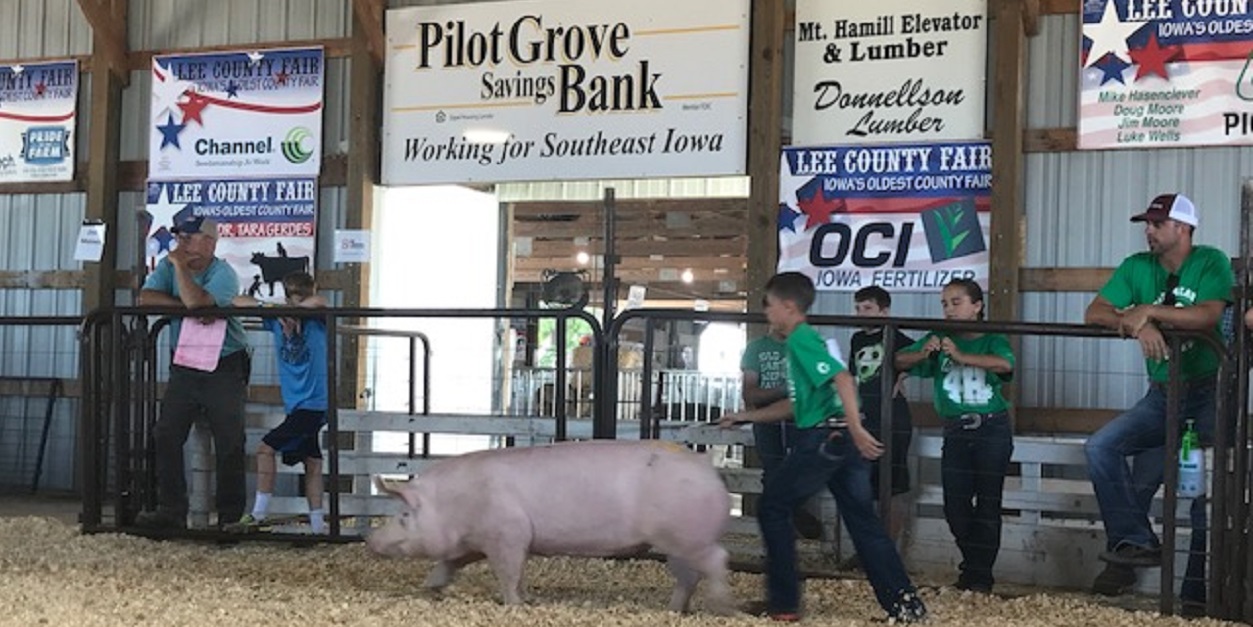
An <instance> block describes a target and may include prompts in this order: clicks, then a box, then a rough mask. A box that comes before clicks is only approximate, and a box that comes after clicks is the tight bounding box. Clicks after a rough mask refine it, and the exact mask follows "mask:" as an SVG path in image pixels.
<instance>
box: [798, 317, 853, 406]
mask: <svg viewBox="0 0 1253 627" xmlns="http://www.w3.org/2000/svg"><path fill="white" fill-rule="evenodd" d="M787 363H788V396H789V397H790V398H791V399H792V415H793V416H794V417H795V420H796V426H797V427H800V428H802V429H805V428H808V427H812V426H814V425H816V424H818V423H820V422H822V421H823V420H826V419H827V418H831V417H835V416H843V415H844V403H842V402H840V396H839V395H838V394H836V393H835V385H833V384H832V383H831V379H832V378H834V377H835V375H837V374H839V373H841V372H844V371H845V370H848V368H847V366H845V365H844V361H843V360H842V359H840V358H839V356H838V355H832V354H831V351H830V350H828V349H827V343H826V341H825V340H824V339H822V336H821V335H818V332H817V331H815V330H814V328H813V327H811V326H809V324H807V323H801V325H800V326H798V327H796V329H794V330H793V331H792V333H791V335H788V336H787Z"/></svg>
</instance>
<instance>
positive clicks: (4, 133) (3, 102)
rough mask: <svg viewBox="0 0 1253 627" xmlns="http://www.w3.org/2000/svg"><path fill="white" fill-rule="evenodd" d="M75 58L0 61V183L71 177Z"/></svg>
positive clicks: (76, 95) (75, 78) (67, 179)
mask: <svg viewBox="0 0 1253 627" xmlns="http://www.w3.org/2000/svg"><path fill="white" fill-rule="evenodd" d="M77 102H78V62H77V61H57V62H54V63H30V64H25V65H0V183H26V182H31V181H69V180H71V179H73V178H74V124H75V122H76V115H75V110H76V109H75V106H76V104H77Z"/></svg>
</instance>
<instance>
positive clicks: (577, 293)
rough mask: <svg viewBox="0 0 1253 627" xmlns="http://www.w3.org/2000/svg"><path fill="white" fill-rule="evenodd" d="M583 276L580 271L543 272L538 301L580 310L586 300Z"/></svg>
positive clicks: (585, 303)
mask: <svg viewBox="0 0 1253 627" xmlns="http://www.w3.org/2000/svg"><path fill="white" fill-rule="evenodd" d="M583 274H584V273H583V272H582V271H559V270H544V273H543V278H544V286H543V289H542V290H541V291H540V300H541V301H543V302H544V303H546V304H548V305H550V306H552V305H556V306H558V307H570V308H573V309H582V308H583V307H584V306H585V305H587V300H588V295H587V288H586V287H584V285H583Z"/></svg>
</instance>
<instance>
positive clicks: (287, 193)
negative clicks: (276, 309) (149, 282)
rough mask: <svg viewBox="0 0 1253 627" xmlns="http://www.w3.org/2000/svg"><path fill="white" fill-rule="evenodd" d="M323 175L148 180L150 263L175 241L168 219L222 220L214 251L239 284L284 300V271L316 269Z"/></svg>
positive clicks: (243, 288)
mask: <svg viewBox="0 0 1253 627" xmlns="http://www.w3.org/2000/svg"><path fill="white" fill-rule="evenodd" d="M317 197H318V183H317V180H316V179H312V178H284V179H216V180H198V181H153V180H149V181H148V192H147V208H148V213H149V214H151V216H152V222H151V225H150V226H149V228H148V238H147V255H148V267H149V269H152V268H155V267H156V264H157V261H159V260H160V259H161V257H164V256H165V254H166V253H168V252H169V251H170V249H171V248H173V247H174V246H176V245H177V241H176V240H175V238H174V235H173V234H171V233H170V227H171V226H173V225H174V224H175V223H176V222H179V221H181V220H183V219H185V218H186V217H187V216H189V215H190V216H205V217H208V218H213V219H214V220H215V221H217V223H218V246H217V256H218V257H219V258H221V259H223V260H225V261H226V262H227V263H229V264H230V265H231V267H232V268H234V269H235V272H236V274H238V275H239V285H240V291H241V292H242V293H244V294H248V295H249V296H254V297H256V298H258V299H261V300H263V301H267V302H282V301H283V298H284V296H283V277H284V276H286V275H288V274H290V273H292V272H308V273H310V274H312V273H313V267H314V261H315V259H314V244H315V241H316V237H315V235H316V233H315V231H316V227H317Z"/></svg>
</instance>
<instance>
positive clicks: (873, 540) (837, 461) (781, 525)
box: [757, 428, 913, 612]
mask: <svg viewBox="0 0 1253 627" xmlns="http://www.w3.org/2000/svg"><path fill="white" fill-rule="evenodd" d="M833 432H836V433H837V435H836V437H835V438H834V439H831V440H830V441H829V442H828V439H829V438H830V436H831V435H832V433H833ZM790 433H792V434H794V435H795V437H794V438H793V439H792V442H791V447H792V450H791V451H790V452H789V453H788V454H787V456H786V457H784V459H783V463H782V464H780V465H779V467H778V468H777V469H775V472H774V473H773V475H772V476H771V477H770V480H769V481H767V482H766V485H765V490H764V492H763V493H762V495H761V505H760V507H761V509H760V511H759V513H758V516H757V520H758V523H759V524H760V525H761V535H762V539H763V540H764V542H765V545H766V600H767V604H768V605H769V608H770V611H772V612H796V611H798V610H799V608H800V580H799V579H800V578H799V575H798V572H797V568H796V537H795V535H794V532H793V529H792V512H793V510H795V509H796V507H797V506H798V505H800V504H801V503H803V502H805V500H806V499H808V498H809V497H811V496H813V495H814V494H815V493H817V492H818V491H819V490H821V489H822V488H823V486H826V487H827V489H828V490H830V491H831V495H832V496H834V497H835V503H836V505H837V506H838V507H839V511H840V517H841V518H842V519H843V520H844V526H845V528H846V529H848V534H849V536H851V537H852V539H853V545H854V547H855V548H856V549H857V554H858V555H859V556H860V557H861V563H862V567H863V568H864V569H865V571H866V576H867V578H868V579H869V580H870V585H871V586H872V587H873V588H874V593H875V598H876V599H877V600H878V601H879V605H880V606H881V607H882V608H883V609H884V611H889V612H890V611H891V608H892V604H893V603H894V602H895V601H896V600H897V598H898V597H899V596H900V593H901V592H902V591H904V590H910V591H912V590H913V585H912V584H911V583H910V581H909V575H908V574H906V572H905V565H904V564H903V563H902V562H901V557H900V555H899V554H898V553H897V552H896V545H895V544H893V543H892V540H891V538H889V537H888V534H887V530H886V529H885V528H884V526H883V522H882V521H880V520H879V515H878V513H877V512H876V511H875V507H874V500H873V498H872V495H871V493H870V465H869V463H868V462H867V461H866V460H864V459H862V457H861V454H860V453H858V451H857V447H856V446H854V445H853V442H852V438H851V437H849V435H848V432H847V431H845V430H843V429H840V430H835V429H831V428H812V429H795V430H793V431H791V432H790Z"/></svg>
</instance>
